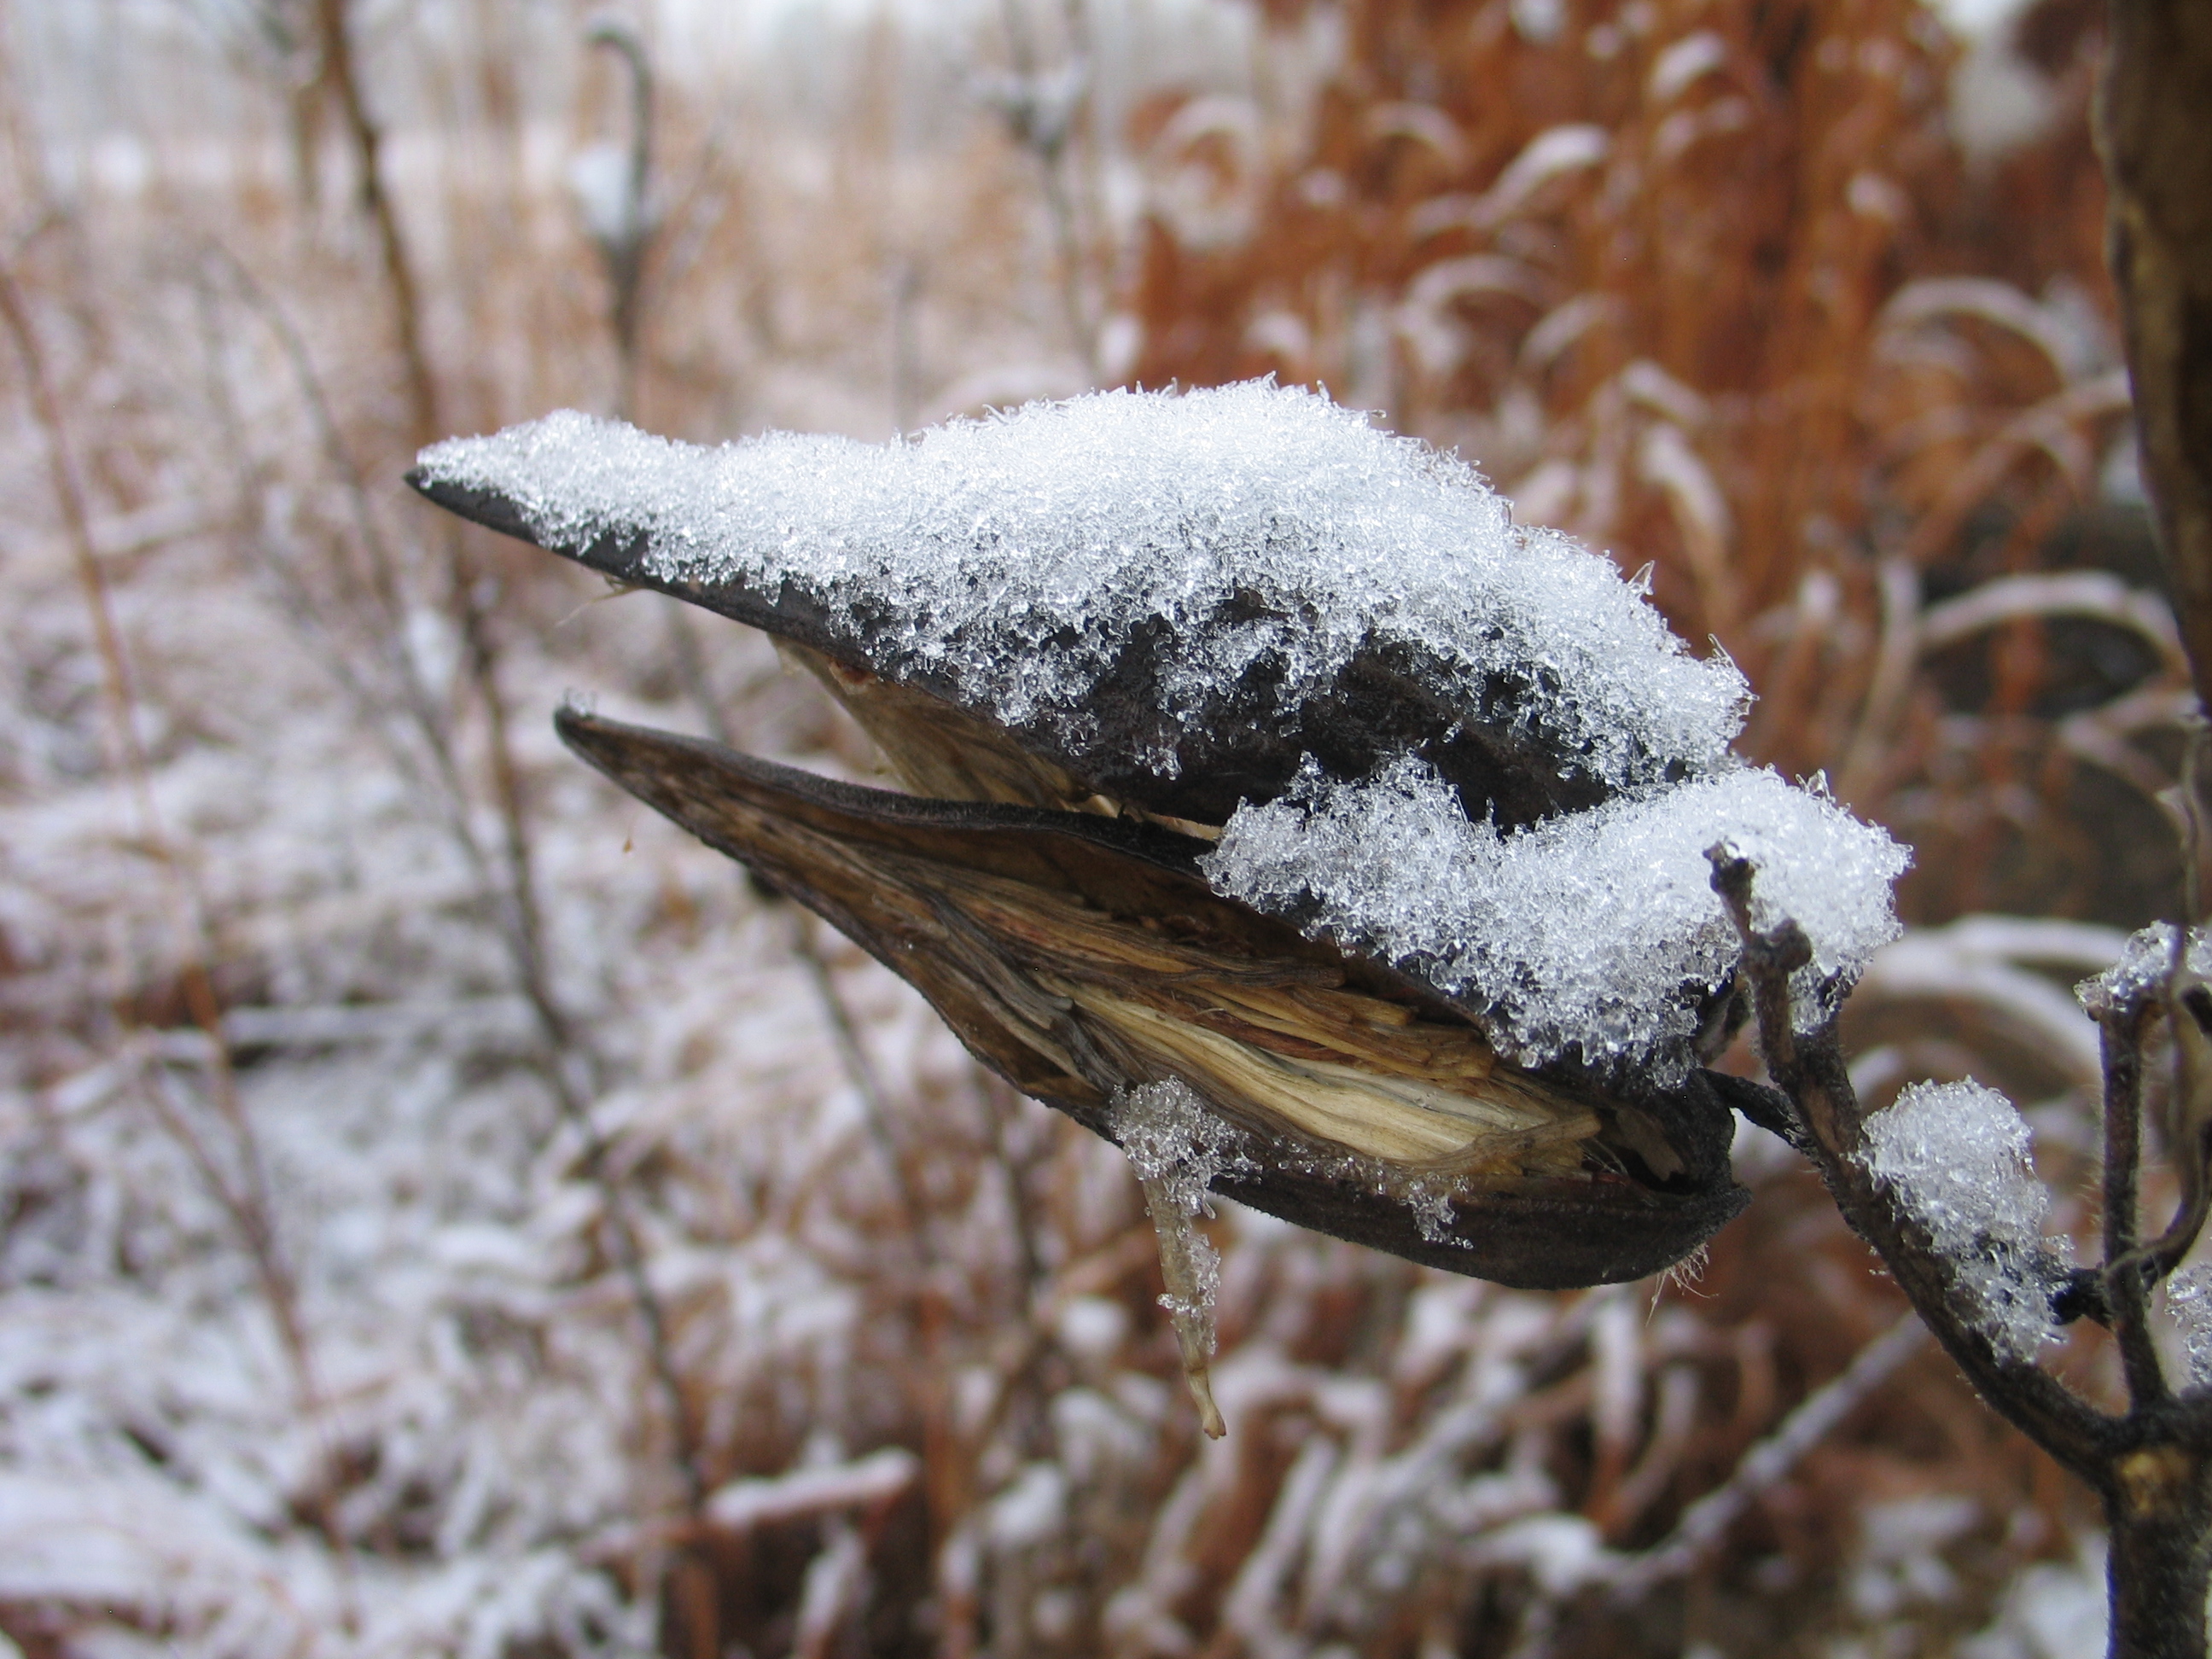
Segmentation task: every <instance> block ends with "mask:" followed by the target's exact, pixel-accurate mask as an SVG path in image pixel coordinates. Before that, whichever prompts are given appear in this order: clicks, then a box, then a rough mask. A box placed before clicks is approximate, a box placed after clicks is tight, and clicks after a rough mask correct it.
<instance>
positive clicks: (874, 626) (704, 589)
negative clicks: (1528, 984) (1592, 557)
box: [408, 469, 1607, 829]
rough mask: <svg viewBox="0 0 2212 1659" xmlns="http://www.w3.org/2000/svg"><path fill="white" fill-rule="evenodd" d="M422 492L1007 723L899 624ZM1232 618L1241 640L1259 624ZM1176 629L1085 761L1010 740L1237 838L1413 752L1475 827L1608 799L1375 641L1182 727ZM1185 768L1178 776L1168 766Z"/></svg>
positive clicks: (498, 498)
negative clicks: (1228, 829)
mask: <svg viewBox="0 0 2212 1659" xmlns="http://www.w3.org/2000/svg"><path fill="white" fill-rule="evenodd" d="M408 482H409V483H411V484H412V485H413V486H414V487H415V488H416V490H418V491H419V492H420V493H421V494H422V495H424V496H425V497H427V498H428V500H430V501H435V502H436V503H437V504H438V505H439V506H440V507H445V508H446V509H447V511H449V512H452V513H457V514H459V516H460V517H462V518H464V519H467V520H471V521H472V522H474V523H477V524H480V525H483V526H485V527H487V528H489V529H492V530H496V531H498V532H501V534H503V535H507V536H513V537H514V538H518V539H519V540H521V541H526V542H528V543H530V544H532V546H539V547H544V548H545V550H547V551H548V552H551V553H557V554H559V555H560V556H562V557H563V558H567V559H573V560H574V561H575V562H577V563H579V564H582V565H585V566H586V567H588V568H591V569H592V570H596V571H598V572H599V574H601V575H603V576H605V577H607V578H609V579H610V580H615V581H618V582H622V583H624V584H626V585H628V586H636V587H649V588H653V589H655V590H657V591H658V592H663V593H667V594H670V595H672V596H673V597H675V598H677V599H683V600H684V601H686V602H687V603H689V604H691V605H698V606H699V607H701V608H702V610H707V611H714V612H715V613H717V614H718V615H720V616H724V617H730V618H732V620H733V621H737V622H741V623H747V624H749V625H750V626H751V627H754V628H758V629H763V631H765V632H767V633H769V634H772V635H776V636H778V637H779V638H781V639H786V640H789V641H793V643H794V644H798V645H803V646H806V647H810V648H811V649H812V650H815V651H818V652H820V653H822V654H823V655H824V656H826V657H829V658H830V659H834V660H835V661H837V662H840V663H842V664H844V665H847V666H848V667H851V668H854V669H859V670H862V671H866V672H869V673H872V674H883V675H888V676H890V677H891V678H896V679H897V680H898V681H899V683H900V684H906V685H909V686H911V687H912V688H913V689H915V690H918V691H921V692H924V693H927V695H929V696H933V697H936V698H938V699H939V700H940V701H941V702H947V703H951V704H952V705H953V706H955V707H957V708H962V709H963V710H964V711H965V712H966V713H968V714H971V715H975V716H978V717H981V718H984V719H992V718H994V712H993V711H992V710H990V709H987V708H975V707H971V706H969V704H968V703H967V702H964V701H963V692H962V689H961V687H960V686H959V685H957V684H955V683H954V682H953V681H951V679H949V678H941V677H937V676H933V675H931V674H928V673H927V672H915V673H913V674H910V675H901V674H899V673H897V672H896V671H894V670H892V669H891V668H890V667H889V666H888V665H887V663H886V658H887V657H888V656H889V655H890V653H888V652H886V651H885V650H884V649H883V648H882V647H883V642H884V641H885V640H887V639H888V638H889V637H890V635H891V633H892V631H893V629H894V628H895V625H896V622H897V618H896V617H892V616H890V615H888V614H873V613H872V611H868V610H861V609H850V610H846V609H836V608H832V607H830V606H827V605H823V604H822V603H820V602H819V601H818V600H817V599H814V598H813V597H811V595H809V594H808V593H806V592H804V591H803V590H802V589H801V588H800V587H799V586H797V585H796V584H795V583H791V582H786V583H783V584H781V586H778V587H777V589H776V590H775V592H767V591H765V590H764V589H763V588H759V587H754V586H748V585H746V584H745V583H744V582H740V581H729V582H716V583H700V582H694V581H689V580H681V579H671V578H670V577H668V576H666V575H664V574H661V573H660V570H659V568H657V564H656V562H655V560H654V559H653V552H654V548H653V544H652V541H651V538H649V537H648V536H647V533H646V532H643V531H641V530H640V531H630V532H605V533H603V534H601V535H599V536H598V537H597V538H594V539H592V540H590V541H588V542H579V543H560V542H554V541H547V540H541V539H540V538H539V535H538V532H536V531H535V530H534V529H533V528H532V524H531V522H530V520H529V518H528V516H527V515H526V513H524V512H523V510H522V509H521V507H520V506H519V505H518V504H517V503H516V502H515V501H513V500H511V499H510V498H509V497H507V495H503V494H501V493H500V492H499V491H497V490H495V489H477V488H474V487H471V486H469V485H465V484H458V483H453V482H451V481H450V480H446V479H440V478H433V477H430V476H428V474H426V473H424V472H422V471H420V470H419V469H418V470H416V471H413V472H410V473H409V474H408ZM1233 610H1234V607H1233V606H1232V607H1230V608H1228V610H1225V612H1224V613H1223V614H1221V615H1220V616H1218V617H1217V618H1216V619H1215V620H1216V621H1218V623H1219V624H1220V625H1221V626H1223V627H1224V628H1231V627H1234V626H1236V625H1237V624H1238V623H1240V622H1243V621H1247V620H1249V617H1247V616H1239V615H1237V614H1231V612H1232V611H1233ZM1171 648H1172V646H1171V642H1170V640H1169V638H1168V635H1167V630H1166V629H1164V626H1142V627H1139V628H1136V629H1133V630H1132V631H1131V633H1130V635H1129V638H1128V640H1127V643H1126V645H1125V646H1124V647H1123V648H1122V650H1121V655H1120V657H1119V658H1118V659H1117V660H1116V661H1115V664H1114V665H1113V668H1112V670H1111V671H1110V672H1109V673H1108V674H1107V675H1106V676H1105V677H1104V678H1102V679H1101V680H1100V681H1099V682H1098V684H1096V685H1094V686H1093V687H1092V688H1091V696H1090V699H1089V702H1088V705H1087V708H1088V712H1089V714H1091V717H1092V719H1091V722H1090V723H1089V725H1088V726H1087V730H1086V732H1085V737H1084V738H1083V740H1082V743H1081V745H1080V749H1079V751H1077V750H1071V749H1070V748H1069V747H1067V746H1066V743H1065V741H1064V740H1063V739H1062V738H1060V737H1058V736H1056V735H1055V734H1054V732H1053V731H1052V730H1051V729H1050V728H1049V727H1048V726H1046V725H1043V724H1041V723H1040V724H1036V725H1031V726H1006V727H1002V728H1001V729H1002V730H1003V731H1005V732H1006V736H1007V737H1008V738H1009V739H1011V740H1012V742H1014V743H1015V744H1018V745H1020V746H1021V747H1022V748H1024V750H1028V751H1030V752H1031V753H1033V754H1036V755H1037V756H1039V757H1042V758H1043V759H1045V760H1046V761H1048V762H1049V763H1052V764H1053V765H1054V766H1057V767H1059V768H1060V769H1062V770H1064V771H1066V773H1067V774H1069V775H1071V776H1073V777H1074V778H1076V779H1078V780H1079V781H1081V782H1083V784H1084V785H1085V787H1086V788H1087V789H1088V790H1091V791H1094V792H1096V793H1100V794H1103V795H1107V796H1110V797H1111V798H1112V799H1115V800H1117V801H1122V802H1126V803H1129V804H1133V805H1137V806H1139V807H1141V808H1143V809H1144V810H1145V811H1148V812H1152V813H1155V814H1158V815H1161V816H1164V817H1176V818H1184V819H1188V820H1191V821H1193V822H1196V823H1225V822H1227V820H1228V818H1229V816H1230V814H1231V813H1232V812H1234V811H1236V810H1237V805H1239V803H1241V802H1243V801H1247V800H1250V801H1268V800H1273V799H1275V798H1276V797H1277V796H1279V795H1280V794H1282V793H1284V792H1285V790H1287V789H1288V788H1289V787H1291V783H1292V781H1294V780H1295V779H1296V778H1297V775H1298V770H1299V769H1300V767H1301V766H1302V765H1304V763H1305V762H1306V760H1307V759H1308V757H1311V758H1313V759H1315V760H1316V761H1318V762H1320V763H1321V764H1322V767H1323V768H1324V769H1326V770H1327V771H1328V774H1329V775H1331V776H1334V777H1345V778H1357V777H1365V776H1368V775H1370V774H1371V773H1372V772H1373V771H1374V770H1375V769H1376V767H1378V766H1379V765H1381V764H1383V763H1384V762H1386V761H1388V760H1389V759H1391V758H1392V757H1395V756H1398V755H1401V754H1405V753H1407V752H1413V753H1416V754H1419V756H1420V757H1422V758H1423V759H1424V760H1425V761H1427V762H1428V763H1430V764H1431V766H1433V767H1435V769H1437V774H1438V775H1440V776H1441V777H1443V779H1444V780H1445V781H1447V782H1448V783H1449V784H1450V785H1451V786H1452V787H1454V788H1455V789H1456V790H1457V791H1458V792H1459V794H1460V798H1461V799H1462V803H1463V804H1464V805H1465V807H1466V810H1467V812H1468V817H1471V818H1476V819H1480V818H1485V817H1487V818H1490V819H1492V821H1494V822H1495V823H1498V825H1499V826H1500V827H1501V828H1507V829H1510V828H1512V827H1514V826H1516V825H1519V824H1525V823H1534V822H1536V821H1537V820H1539V819H1541V818H1544V817H1550V816H1551V815H1553V813H1556V812H1561V811H1580V810H1583V809H1584V808H1587V807H1589V806H1594V805H1597V804H1598V803H1599V802H1600V801H1601V800H1603V799H1605V798H1606V796H1607V787H1606V786H1605V784H1604V783H1603V782H1602V781H1601V780H1600V779H1598V778H1597V777H1595V775H1592V774H1591V773H1590V772H1589V770H1588V769H1585V767H1584V766H1583V763H1582V761H1581V760H1580V758H1579V757H1576V756H1574V755H1571V754H1567V753H1563V752H1557V751H1555V750H1552V749H1551V748H1549V747H1547V746H1546V745H1545V744H1543V743H1542V742H1541V740H1539V739H1537V738H1534V737H1533V736H1532V735H1530V734H1529V733H1528V732H1526V731H1523V730H1522V729H1520V728H1519V727H1518V726H1516V722H1515V720H1514V718H1513V714H1514V711H1516V709H1520V708H1523V707H1525V706H1526V705H1527V704H1528V702H1529V701H1530V694H1531V688H1530V687H1529V686H1528V684H1525V683H1522V682H1519V681H1516V680H1515V679H1513V678H1511V677H1510V676H1504V675H1500V676H1495V677H1493V678H1492V681H1491V682H1490V683H1489V684H1486V685H1484V686H1483V687H1482V688H1481V695H1480V698H1479V699H1478V701H1479V702H1480V706H1481V708H1483V709H1486V710H1492V711H1496V713H1495V714H1492V715H1487V716H1479V715H1478V714H1475V713H1474V710H1473V709H1471V708H1470V707H1469V705H1468V701H1467V699H1466V698H1465V697H1464V696H1462V697H1458V698H1453V697H1447V696H1443V695H1442V693H1441V692H1440V691H1439V690H1438V688H1437V682H1436V677H1435V676H1434V675H1433V674H1431V673H1427V672H1424V665H1423V664H1422V663H1421V662H1420V661H1419V660H1418V659H1415V658H1414V657H1413V654H1412V653H1410V651H1409V650H1408V649H1407V647H1404V646H1402V645H1396V644H1392V643H1389V642H1386V641H1375V640H1370V641H1369V643H1368V645H1367V646H1366V647H1365V648H1364V649H1362V650H1361V651H1359V652H1358V653H1357V654H1355V655H1354V656H1353V657H1352V659H1351V661H1349V662H1348V663H1347V664H1346V665H1345V666H1344V668H1343V669H1342V670H1341V671H1340V672H1338V673H1337V674H1336V675H1335V676H1334V677H1333V678H1331V679H1330V680H1329V681H1328V683H1326V684H1321V685H1316V686H1310V687H1304V688H1300V689H1298V690H1297V691H1296V693H1295V695H1293V694H1292V693H1291V690H1289V689H1288V688H1285V686H1283V685H1282V684H1279V682H1278V679H1277V678H1276V677H1275V674H1274V671H1272V670H1271V668H1270V665H1269V664H1268V662H1267V660H1266V659H1264V658H1262V659H1259V660H1255V662H1254V663H1253V664H1251V665H1249V667H1248V668H1247V669H1246V671H1244V672H1243V674H1241V675H1240V676H1238V677H1237V679H1236V680H1235V681H1234V683H1232V684H1226V685H1224V686H1221V687H1219V688H1217V689H1216V690H1214V691H1213V692H1212V693H1211V694H1210V696H1209V702H1208V703H1207V705H1206V707H1204V708H1199V709H1194V710H1193V711H1190V713H1189V715H1188V718H1185V719H1182V720H1176V721H1170V720H1167V719H1166V718H1165V717H1164V715H1163V714H1161V713H1160V712H1159V709H1158V696H1157V695H1156V693H1157V690H1158V680H1159V678H1160V676H1161V673H1162V671H1163V668H1164V664H1163V663H1162V661H1161V653H1162V652H1163V651H1164V650H1167V649H1171ZM1168 754H1171V755H1172V757H1173V761H1172V763H1164V762H1162V761H1161V760H1159V759H1158V758H1145V757H1161V756H1163V755H1168Z"/></svg>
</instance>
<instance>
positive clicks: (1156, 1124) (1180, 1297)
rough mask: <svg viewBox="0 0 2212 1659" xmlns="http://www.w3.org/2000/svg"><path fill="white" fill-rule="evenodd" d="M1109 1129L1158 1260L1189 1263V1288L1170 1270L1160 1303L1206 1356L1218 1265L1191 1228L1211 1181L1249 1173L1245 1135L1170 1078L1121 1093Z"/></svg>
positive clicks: (1205, 1209) (1204, 1208)
mask: <svg viewBox="0 0 2212 1659" xmlns="http://www.w3.org/2000/svg"><path fill="white" fill-rule="evenodd" d="M1110 1127H1112V1129H1113V1131H1114V1137H1115V1139H1117V1140H1119V1141H1120V1142H1121V1150H1122V1152H1125V1153H1127V1155H1128V1159H1129V1167H1130V1168H1131V1169H1133V1170H1135V1171H1136V1172H1137V1178H1138V1179H1139V1181H1140V1182H1143V1183H1144V1185H1145V1197H1146V1202H1147V1205H1148V1206H1149V1207H1150V1208H1151V1210H1152V1223H1153V1225H1154V1226H1156V1227H1157V1228H1158V1230H1159V1231H1160V1234H1161V1237H1162V1243H1163V1245H1164V1247H1165V1248H1164V1259H1165V1260H1167V1261H1170V1262H1172V1261H1175V1260H1176V1257H1177V1255H1178V1253H1180V1255H1181V1256H1182V1259H1184V1260H1187V1261H1188V1262H1189V1264H1190V1270H1191V1271H1190V1275H1189V1279H1190V1282H1188V1283H1187V1284H1178V1283H1176V1282H1175V1281H1176V1277H1177V1275H1176V1274H1175V1273H1173V1272H1172V1271H1170V1274H1169V1281H1170V1282H1169V1284H1168V1289H1167V1294H1166V1295H1164V1296H1163V1297H1161V1298H1160V1305H1161V1306H1162V1307H1164V1308H1165V1309H1166V1310H1168V1312H1169V1313H1170V1314H1171V1315H1172V1316H1174V1317H1175V1319H1176V1322H1177V1323H1178V1324H1182V1323H1185V1322H1189V1323H1192V1324H1194V1325H1197V1326H1199V1327H1200V1328H1202V1329H1203V1331H1204V1338H1203V1340H1204V1344H1205V1346H1206V1349H1207V1350H1208V1351H1209V1352H1210V1351H1211V1350H1212V1346H1213V1342H1212V1329H1213V1326H1212V1321H1213V1300H1214V1297H1215V1295H1216V1293H1217V1292H1218V1291H1219V1289H1220V1285H1221V1260H1220V1257H1219V1256H1218V1255H1217V1254H1216V1252H1215V1250H1214V1249H1213V1246H1212V1244H1211V1243H1208V1242H1207V1240H1206V1235H1205V1234H1203V1233H1201V1232H1200V1231H1199V1230H1198V1227H1197V1225H1196V1223H1197V1220H1198V1218H1199V1217H1200V1216H1201V1215H1211V1214H1212V1203H1211V1202H1210V1200H1208V1198H1207V1196H1206V1194H1207V1191H1208V1189H1209V1188H1212V1185H1213V1180H1214V1177H1215V1176H1218V1175H1221V1174H1223V1173H1224V1172H1225V1171H1226V1170H1234V1169H1245V1170H1249V1169H1252V1168H1254V1167H1255V1165H1254V1164H1253V1163H1252V1161H1251V1159H1250V1158H1249V1157H1247V1156H1246V1155H1245V1153H1244V1152H1243V1135H1242V1134H1240V1133H1238V1131H1237V1129H1235V1128H1234V1127H1231V1125H1230V1124H1228V1123H1225V1122H1224V1121H1222V1120H1221V1118H1220V1117H1218V1115H1216V1114H1215V1113H1214V1112H1213V1111H1212V1109H1209V1108H1208V1107H1207V1106H1206V1103H1205V1102H1204V1101H1202V1100H1200V1098H1199V1097H1198V1095H1197V1094H1196V1093H1195V1092H1194V1091H1193V1090H1192V1089H1191V1088H1190V1086H1189V1085H1188V1084H1185V1083H1182V1082H1178V1081H1176V1080H1174V1079H1170V1080H1168V1081H1166V1082H1164V1083H1152V1084H1147V1085H1145V1086H1144V1087H1142V1088H1139V1089H1132V1090H1130V1091H1127V1093H1126V1094H1124V1095H1122V1096H1121V1098H1120V1099H1119V1100H1117V1101H1116V1102H1115V1104H1114V1109H1113V1115H1112V1117H1111V1120H1110Z"/></svg>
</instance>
